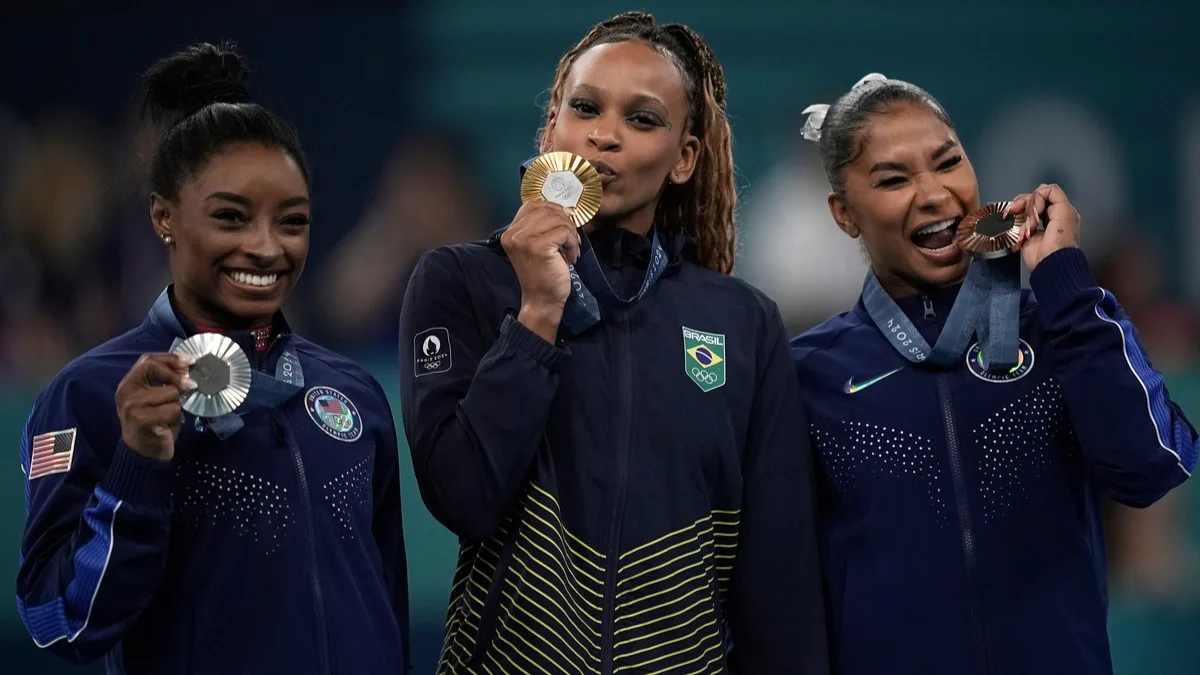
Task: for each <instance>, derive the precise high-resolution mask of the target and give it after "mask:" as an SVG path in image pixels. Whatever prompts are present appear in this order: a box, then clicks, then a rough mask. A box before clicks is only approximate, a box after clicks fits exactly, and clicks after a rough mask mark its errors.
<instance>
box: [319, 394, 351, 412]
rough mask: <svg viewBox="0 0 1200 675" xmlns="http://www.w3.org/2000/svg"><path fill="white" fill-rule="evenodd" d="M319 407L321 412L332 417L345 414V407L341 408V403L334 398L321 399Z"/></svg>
mask: <svg viewBox="0 0 1200 675" xmlns="http://www.w3.org/2000/svg"><path fill="white" fill-rule="evenodd" d="M320 405H321V412H324V413H330V414H333V415H344V414H346V408H345V406H343V405H342V402H341V401H339V400H337V399H336V398H326V399H322V400H321V403H320Z"/></svg>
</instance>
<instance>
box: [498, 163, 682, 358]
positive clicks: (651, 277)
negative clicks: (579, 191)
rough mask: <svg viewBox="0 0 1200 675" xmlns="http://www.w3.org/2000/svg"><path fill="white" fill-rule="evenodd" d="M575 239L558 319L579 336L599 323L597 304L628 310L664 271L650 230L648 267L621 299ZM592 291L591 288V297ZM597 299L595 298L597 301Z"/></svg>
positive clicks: (591, 253) (662, 254) (586, 245)
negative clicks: (575, 249) (565, 295)
mask: <svg viewBox="0 0 1200 675" xmlns="http://www.w3.org/2000/svg"><path fill="white" fill-rule="evenodd" d="M534 159H536V157H534V158H531V159H529V160H527V161H526V162H525V163H524V164H522V165H521V176H522V177H523V176H524V175H525V170H526V169H527V168H529V164H530V162H532V161H533V160H534ZM579 240H580V246H579V260H578V261H577V266H576V265H572V264H571V263H567V270H568V271H569V272H570V274H571V295H570V296H569V297H568V298H567V304H566V306H565V307H564V308H563V317H562V326H563V328H565V329H566V330H567V332H568V333H570V334H571V335H579V334H580V333H582V332H584V331H585V330H587V329H589V328H591V327H592V326H594V325H596V324H597V323H599V322H600V307H601V305H603V306H604V307H605V308H607V309H628V308H630V307H633V306H634V305H636V304H637V303H638V302H639V301H641V299H642V298H643V297H645V295H646V293H648V292H649V291H650V289H651V288H652V287H653V286H654V284H655V283H656V282H657V281H658V279H659V277H661V276H662V274H663V271H665V270H666V269H667V253H666V251H665V250H664V249H663V246H662V242H661V241H660V240H659V237H658V232H656V231H654V232H652V233H651V235H650V264H649V265H647V266H646V275H645V277H643V279H642V285H641V287H640V288H639V289H638V292H637V293H636V294H634V295H632V296H630V297H628V298H624V297H621V296H620V295H618V294H617V292H616V291H614V290H613V288H612V285H611V284H609V282H608V277H607V276H606V275H605V274H604V269H603V268H601V267H600V261H599V260H598V259H597V258H596V251H595V250H594V249H593V248H592V244H591V241H589V240H588V238H587V236H586V235H585V236H581V237H580V238H579ZM592 289H595V294H593V291H592ZM597 296H599V299H598V300H597Z"/></svg>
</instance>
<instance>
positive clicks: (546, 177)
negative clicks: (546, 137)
mask: <svg viewBox="0 0 1200 675" xmlns="http://www.w3.org/2000/svg"><path fill="white" fill-rule="evenodd" d="M603 195H604V189H603V187H602V186H601V184H600V174H599V173H596V167H594V166H592V165H591V163H590V162H588V161H587V160H586V159H584V158H582V157H580V156H579V155H576V154H572V153H570V152H547V153H546V154H544V155H541V156H540V157H537V158H536V159H534V160H533V161H532V162H530V163H529V166H528V168H526V169H525V175H524V176H522V177H521V203H527V202H539V201H541V202H553V203H555V204H558V205H560V206H562V207H563V208H564V209H566V210H567V213H568V214H569V215H570V216H571V220H572V222H574V223H575V227H583V226H584V225H586V224H587V223H588V221H590V220H591V219H592V218H594V217H595V216H596V212H597V211H599V210H600V198H601V197H602V196H603Z"/></svg>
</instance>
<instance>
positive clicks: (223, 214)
mask: <svg viewBox="0 0 1200 675" xmlns="http://www.w3.org/2000/svg"><path fill="white" fill-rule="evenodd" d="M212 216H213V218H216V219H217V220H224V221H226V222H230V223H245V222H246V217H245V216H244V215H243V214H242V213H241V212H240V211H234V210H232V209H223V210H221V211H217V212H216V213H214V214H212ZM283 224H284V225H287V226H289V227H296V228H301V227H308V226H309V225H311V224H312V219H311V218H310V217H309V216H307V215H305V214H303V213H296V214H293V215H290V216H288V217H287V218H285V219H284V220H283Z"/></svg>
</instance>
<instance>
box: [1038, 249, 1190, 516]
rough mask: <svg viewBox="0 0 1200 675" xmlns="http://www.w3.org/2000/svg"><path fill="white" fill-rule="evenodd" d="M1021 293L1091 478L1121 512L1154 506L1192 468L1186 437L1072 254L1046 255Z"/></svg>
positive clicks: (1128, 333) (1118, 313)
mask: <svg viewBox="0 0 1200 675" xmlns="http://www.w3.org/2000/svg"><path fill="white" fill-rule="evenodd" d="M1030 286H1031V287H1032V288H1033V292H1034V294H1035V295H1036V296H1037V301H1038V318H1039V319H1040V321H1041V323H1042V325H1043V326H1045V328H1046V330H1047V331H1048V332H1049V336H1050V339H1051V341H1052V344H1053V348H1054V377H1055V379H1056V380H1057V381H1058V383H1059V386H1060V387H1062V391H1063V396H1064V397H1065V398H1066V401H1067V405H1068V407H1069V408H1070V411H1071V418H1072V421H1073V423H1074V427H1075V432H1076V434H1077V435H1078V437H1079V443H1080V446H1081V447H1082V451H1083V455H1084V458H1085V459H1086V461H1087V462H1088V463H1089V465H1090V466H1091V469H1092V471H1093V475H1094V477H1095V479H1096V480H1097V481H1098V482H1099V483H1100V484H1101V485H1102V486H1103V487H1105V488H1106V489H1107V490H1108V491H1109V492H1110V493H1111V494H1112V496H1113V497H1114V498H1115V499H1117V500H1118V501H1121V502H1123V503H1125V504H1127V505H1130V506H1148V505H1150V504H1152V503H1154V502H1155V501H1156V500H1158V499H1159V498H1160V497H1162V496H1163V495H1165V494H1166V493H1167V492H1168V491H1169V490H1171V489H1172V488H1174V487H1175V486H1177V485H1179V484H1180V483H1182V482H1183V481H1184V480H1186V478H1187V477H1188V476H1189V475H1190V474H1191V471H1192V470H1193V469H1194V468H1195V466H1196V453H1197V436H1196V430H1195V429H1194V428H1193V427H1192V425H1191V423H1189V422H1188V420H1187V418H1185V417H1184V415H1183V412H1182V411H1181V410H1180V409H1179V407H1178V406H1177V405H1175V403H1174V402H1172V401H1171V398H1170V395H1169V394H1168V392H1167V390H1166V387H1164V386H1163V379H1162V375H1160V374H1159V373H1158V372H1157V371H1156V370H1154V368H1153V366H1152V365H1151V364H1150V359H1149V358H1147V356H1146V353H1145V350H1144V349H1143V348H1142V345H1141V343H1140V342H1139V341H1138V336H1137V331H1136V330H1135V329H1134V326H1133V324H1132V323H1131V322H1130V321H1129V317H1128V316H1126V315H1125V313H1124V312H1123V311H1122V310H1121V306H1120V305H1119V304H1118V303H1117V299H1116V298H1115V297H1113V295H1112V293H1109V292H1108V291H1106V290H1104V289H1102V288H1100V287H1099V286H1098V285H1097V283H1096V280H1095V278H1094V277H1093V276H1092V273H1091V271H1090V270H1089V269H1088V264H1087V260H1086V259H1085V258H1084V255H1083V252H1082V251H1080V250H1079V249H1076V248H1067V249H1062V250H1059V251H1055V252H1054V253H1052V254H1050V255H1049V256H1046V258H1045V259H1044V260H1042V262H1041V263H1040V264H1039V265H1038V266H1037V267H1036V268H1035V269H1034V271H1033V273H1032V274H1031V275H1030Z"/></svg>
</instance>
